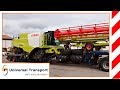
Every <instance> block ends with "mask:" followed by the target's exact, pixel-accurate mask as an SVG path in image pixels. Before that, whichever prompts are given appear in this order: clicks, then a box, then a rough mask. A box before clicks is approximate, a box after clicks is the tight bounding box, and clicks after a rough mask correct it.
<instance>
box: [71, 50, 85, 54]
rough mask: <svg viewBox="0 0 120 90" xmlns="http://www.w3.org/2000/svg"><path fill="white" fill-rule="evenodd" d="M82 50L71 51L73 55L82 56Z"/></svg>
mask: <svg viewBox="0 0 120 90" xmlns="http://www.w3.org/2000/svg"><path fill="white" fill-rule="evenodd" d="M82 52H83V50H82V49H74V50H72V54H73V55H82Z"/></svg>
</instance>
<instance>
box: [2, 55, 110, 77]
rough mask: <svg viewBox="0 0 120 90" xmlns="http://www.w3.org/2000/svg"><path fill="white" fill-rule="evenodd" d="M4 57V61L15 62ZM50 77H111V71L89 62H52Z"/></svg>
mask: <svg viewBox="0 0 120 90" xmlns="http://www.w3.org/2000/svg"><path fill="white" fill-rule="evenodd" d="M2 58H3V63H13V62H10V61H8V60H6V59H5V56H3V57H2ZM50 77H109V72H104V71H101V70H99V69H98V68H97V66H89V65H87V64H69V63H67V64H62V63H59V64H58V63H55V64H50Z"/></svg>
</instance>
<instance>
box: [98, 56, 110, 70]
mask: <svg viewBox="0 0 120 90" xmlns="http://www.w3.org/2000/svg"><path fill="white" fill-rule="evenodd" d="M99 69H101V70H102V71H105V72H109V60H108V57H105V58H103V59H102V60H101V61H100V62H99Z"/></svg>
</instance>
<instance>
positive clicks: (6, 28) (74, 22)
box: [3, 14, 109, 36]
mask: <svg viewBox="0 0 120 90" xmlns="http://www.w3.org/2000/svg"><path fill="white" fill-rule="evenodd" d="M106 22H107V23H108V22H109V14H3V34H6V35H9V36H12V35H14V34H19V33H22V32H39V31H48V30H49V31H54V30H56V29H57V28H65V27H71V26H80V25H86V24H97V23H106Z"/></svg>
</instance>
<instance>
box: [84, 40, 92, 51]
mask: <svg viewBox="0 0 120 90" xmlns="http://www.w3.org/2000/svg"><path fill="white" fill-rule="evenodd" d="M85 48H86V50H87V51H92V50H93V48H94V45H93V43H92V42H87V43H86V44H85Z"/></svg>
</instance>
